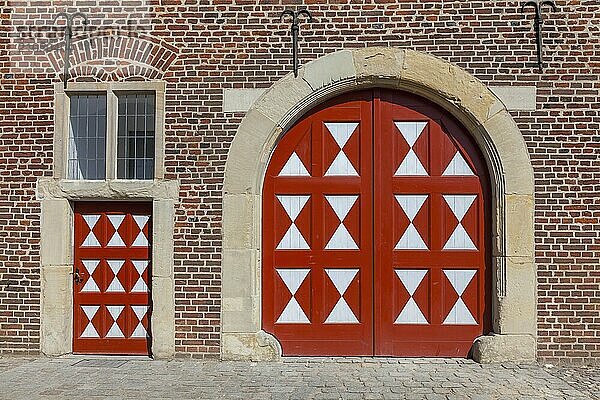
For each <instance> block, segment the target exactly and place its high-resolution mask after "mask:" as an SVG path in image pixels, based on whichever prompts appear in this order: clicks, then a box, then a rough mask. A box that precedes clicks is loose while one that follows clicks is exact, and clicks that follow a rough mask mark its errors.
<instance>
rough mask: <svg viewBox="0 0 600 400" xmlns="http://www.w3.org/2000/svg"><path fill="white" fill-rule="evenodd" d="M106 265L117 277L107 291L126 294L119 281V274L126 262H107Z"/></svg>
mask: <svg viewBox="0 0 600 400" xmlns="http://www.w3.org/2000/svg"><path fill="white" fill-rule="evenodd" d="M106 263H107V264H108V266H109V267H110V269H111V270H112V272H113V274H114V275H115V276H114V277H113V279H112V281H111V282H110V284H109V285H108V288H106V291H107V292H118V293H124V292H125V288H124V287H123V284H121V280H120V279H119V277H118V276H117V274H118V273H119V272H120V271H121V268H122V267H123V265H124V264H125V260H106Z"/></svg>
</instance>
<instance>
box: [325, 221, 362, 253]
mask: <svg viewBox="0 0 600 400" xmlns="http://www.w3.org/2000/svg"><path fill="white" fill-rule="evenodd" d="M325 250H358V245H357V244H356V242H355V241H354V239H353V238H352V235H350V232H348V229H347V228H346V226H344V224H340V225H339V226H338V227H337V229H336V230H335V232H334V233H333V235H332V236H331V239H329V242H327V245H326V246H325Z"/></svg>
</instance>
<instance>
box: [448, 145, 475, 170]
mask: <svg viewBox="0 0 600 400" xmlns="http://www.w3.org/2000/svg"><path fill="white" fill-rule="evenodd" d="M473 175H475V174H474V173H473V170H472V169H471V167H469V164H467V162H466V161H465V159H464V158H463V156H462V155H461V154H460V152H459V151H458V150H457V151H456V154H455V155H454V157H453V158H452V160H451V161H450V164H448V166H447V167H446V169H445V170H444V172H443V173H442V176H473Z"/></svg>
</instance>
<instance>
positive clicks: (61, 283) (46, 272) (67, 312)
mask: <svg viewBox="0 0 600 400" xmlns="http://www.w3.org/2000/svg"><path fill="white" fill-rule="evenodd" d="M72 272H73V266H72V265H60V266H58V265H55V266H43V267H42V268H41V279H42V282H41V290H42V298H41V312H40V322H41V332H40V349H41V352H42V353H43V354H45V355H48V356H58V355H61V354H67V353H70V352H71V349H72V346H71V344H72V341H73V276H72V275H71V273H72Z"/></svg>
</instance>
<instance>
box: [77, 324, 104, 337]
mask: <svg viewBox="0 0 600 400" xmlns="http://www.w3.org/2000/svg"><path fill="white" fill-rule="evenodd" d="M80 337H82V338H97V337H100V335H99V334H98V331H97V330H96V328H94V325H93V324H92V323H91V322H90V323H88V324H87V326H86V327H85V329H84V330H83V332H82V333H81V336H80Z"/></svg>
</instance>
